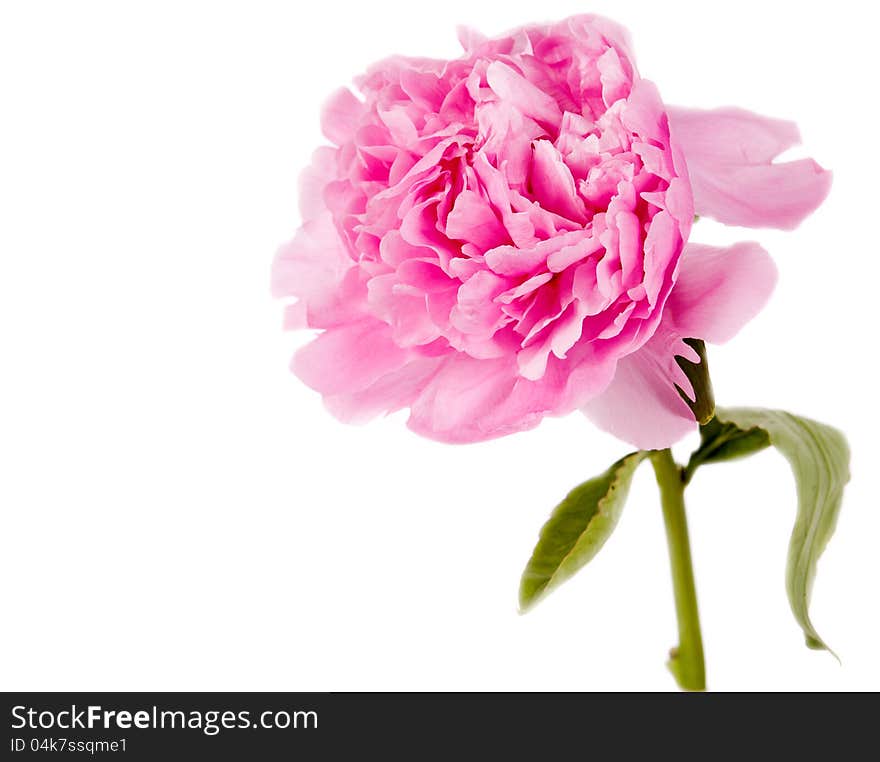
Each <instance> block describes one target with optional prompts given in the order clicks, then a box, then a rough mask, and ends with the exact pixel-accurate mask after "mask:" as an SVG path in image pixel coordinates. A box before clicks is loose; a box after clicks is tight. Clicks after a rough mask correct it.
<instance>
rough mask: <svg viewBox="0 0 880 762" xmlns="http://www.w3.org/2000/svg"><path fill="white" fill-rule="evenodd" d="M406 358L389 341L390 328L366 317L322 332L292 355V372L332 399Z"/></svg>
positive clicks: (366, 384)
mask: <svg viewBox="0 0 880 762" xmlns="http://www.w3.org/2000/svg"><path fill="white" fill-rule="evenodd" d="M410 357H411V353H410V352H409V351H407V350H405V349H401V348H400V347H398V346H397V345H396V344H395V343H394V341H393V340H392V338H391V328H390V326H388V325H386V324H385V323H382V322H381V321H378V320H375V319H372V318H366V319H364V320H361V321H360V322H358V323H349V324H347V325H343V326H339V327H336V328H330V329H328V330H326V331H324V333H322V334H321V335H320V336H318V337H317V338H316V339H315V340H314V341H312V342H311V343H310V344H306V345H305V346H304V347H302V349H300V350H299V351H298V352H297V353H296V354H295V355H294V357H293V363H292V370H293V372H294V373H295V374H296V375H297V376H299V378H300V379H301V380H302V381H303V382H304V383H305V384H306V385H307V386H310V387H311V388H312V389H315V390H316V391H319V392H321V394H323V395H326V396H334V395H340V394H350V393H353V392H359V391H363V390H364V389H367V388H369V387H370V386H372V385H373V384H374V383H376V381H378V380H379V379H380V378H382V377H383V376H385V375H387V374H388V373H392V372H394V371H396V370H398V369H400V368H401V367H403V365H405V364H406V362H407V360H408V359H410Z"/></svg>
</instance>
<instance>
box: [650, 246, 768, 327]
mask: <svg viewBox="0 0 880 762" xmlns="http://www.w3.org/2000/svg"><path fill="white" fill-rule="evenodd" d="M680 267H681V270H680V273H679V276H678V281H677V282H676V284H675V288H673V289H672V293H671V294H670V295H669V300H668V301H667V302H666V310H667V312H668V313H669V318H670V319H671V322H672V324H674V325H675V327H676V329H677V331H678V332H679V334H680V335H681V336H683V337H685V338H699V339H705V340H706V341H710V342H712V343H713V344H723V343H724V342H725V341H729V340H730V339H732V338H733V337H734V336H735V335H736V334H737V333H738V332H739V330H740V329H741V328H742V327H743V326H744V325H745V324H746V323H748V322H749V320H751V319H752V318H753V317H755V315H757V314H758V313H759V312H760V311H761V310H762V309H763V307H764V305H765V304H766V303H767V301H768V300H769V299H770V295H771V294H772V293H773V288H774V287H775V286H776V279H777V271H776V265H775V264H774V263H773V260H772V259H771V258H770V255H769V254H768V253H767V252H766V251H764V249H763V248H761V246H759V245H758V244H757V243H754V242H751V241H748V242H743V243H737V244H734V245H733V246H730V247H729V248H720V247H715V246H704V245H702V244H696V243H690V244H688V245H687V246H686V247H685V250H684V254H683V255H682V258H681V265H680Z"/></svg>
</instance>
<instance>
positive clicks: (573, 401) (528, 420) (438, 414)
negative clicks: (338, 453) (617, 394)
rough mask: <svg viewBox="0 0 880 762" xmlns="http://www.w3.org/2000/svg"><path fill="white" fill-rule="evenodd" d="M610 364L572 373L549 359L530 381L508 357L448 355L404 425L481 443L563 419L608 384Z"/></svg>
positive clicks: (587, 362)
mask: <svg viewBox="0 0 880 762" xmlns="http://www.w3.org/2000/svg"><path fill="white" fill-rule="evenodd" d="M613 373H614V363H613V361H612V360H608V359H605V358H602V359H596V358H590V359H586V358H585V359H584V361H583V362H581V363H580V364H579V365H578V367H576V368H575V369H574V370H569V369H566V368H564V366H563V365H562V364H561V361H557V360H556V359H555V358H551V362H550V364H549V365H548V368H547V372H546V373H545V374H544V376H543V377H542V378H541V379H540V380H538V381H529V380H527V379H525V378H523V377H522V376H520V375H519V374H518V372H517V368H516V360H515V359H513V358H510V357H504V358H498V359H495V360H476V359H474V358H472V357H468V356H467V355H463V354H461V355H456V356H452V357H448V358H447V359H446V362H445V363H444V365H443V367H442V368H441V369H440V371H439V372H438V373H437V374H436V375H435V376H433V378H431V380H430V382H429V383H428V384H426V385H425V387H424V389H423V390H422V392H421V393H420V394H419V396H418V398H417V399H416V400H415V402H413V404H412V407H411V411H410V418H409V421H408V422H407V425H408V426H409V427H410V429H412V430H413V431H415V432H416V433H417V434H420V435H421V436H424V437H428V438H429V439H434V440H437V441H440V442H446V443H449V444H465V443H471V442H481V441H484V440H487V439H494V438H496V437H501V436H506V435H507V434H513V433H515V432H518V431H525V430H527V429H531V428H534V427H535V426H537V425H538V424H539V423H540V422H541V419H542V418H543V417H544V416H547V415H556V416H558V415H567V414H568V413H570V412H572V410H575V409H577V408H578V407H580V406H581V405H582V404H583V403H584V401H585V400H586V399H589V398H590V397H592V396H594V395H596V394H599V393H600V392H601V391H602V390H604V389H605V388H606V387H607V386H608V384H609V383H610V382H611V378H612V375H613Z"/></svg>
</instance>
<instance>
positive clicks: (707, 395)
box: [675, 339, 715, 424]
mask: <svg viewBox="0 0 880 762" xmlns="http://www.w3.org/2000/svg"><path fill="white" fill-rule="evenodd" d="M682 341H684V343H685V344H687V345H688V346H689V347H690V348H691V349H693V350H694V351H695V352H696V353H697V354H698V355H699V356H700V361H699V362H692V361H691V360H688V359H687V358H686V357H682V356H681V355H676V356H675V362H676V363H678V367H679V368H681V369H682V371H683V372H684V374H685V376H687V379H688V381H690V382H691V386H692V387H693V389H694V398H693V399H691V398H690V397H689V396H688V395H687V394H686V393H685V391H684V389H682V388H681V387H680V386H679V385H678V384H675V388H676V390H677V391H678V393H679V395H681V398H682V399H683V400H684V401H685V402H686V403H687V406H688V407H689V408H690V409H691V412H692V413H693V414H694V419H695V420H696V421H697V423H699V424H704V423H708V422H709V421H710V420H712V416H713V415H715V393H714V392H713V390H712V380H711V379H710V378H709V361H708V359H707V358H706V344H705V342H704V341H703V340H702V339H682Z"/></svg>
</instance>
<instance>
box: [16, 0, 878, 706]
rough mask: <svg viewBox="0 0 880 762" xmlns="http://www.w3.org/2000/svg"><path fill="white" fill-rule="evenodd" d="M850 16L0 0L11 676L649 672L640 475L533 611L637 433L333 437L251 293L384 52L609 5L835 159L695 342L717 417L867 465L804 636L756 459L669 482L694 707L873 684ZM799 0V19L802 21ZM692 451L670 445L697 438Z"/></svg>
mask: <svg viewBox="0 0 880 762" xmlns="http://www.w3.org/2000/svg"><path fill="white" fill-rule="evenodd" d="M869 7H870V5H869V4H865V3H838V4H836V6H835V8H834V9H832V10H829V9H828V8H827V6H823V5H820V4H806V3H800V4H794V3H791V4H789V3H781V2H774V3H770V2H767V1H766V0H763V1H762V2H745V1H744V0H739V1H738V2H736V3H732V4H720V3H706V2H687V3H685V2H675V3H657V2H638V3H637V2H625V3H622V2H619V0H617V1H615V2H599V1H598V0H597V1H596V2H592V3H587V2H584V1H583V0H581V2H550V1H549V0H544V2H542V3H540V4H537V5H536V4H535V3H534V2H520V1H519V0H505V2H504V3H500V2H499V3H476V2H473V0H462V1H458V0H456V1H452V0H444V2H442V3H439V4H438V3H434V4H425V3H416V2H411V0H407V1H406V2H395V3H391V2H378V1H377V0H370V1H369V2H357V3H354V2H352V3H340V2H331V1H330V0H322V2H314V3H293V2H287V3H277V4H276V3H266V2H247V3H245V2H239V3H217V2H210V3H208V2H205V3H195V2H175V3H162V2H149V3H147V2H143V3H134V2H104V3H97V2H77V3H68V2H62V3H47V2H3V3H2V5H0V8H2V10H0V113H2V117H0V255H2V273H0V342H2V343H0V363H2V372H0V388H2V395H0V407H2V418H0V450H2V452H0V457H2V461H0V463H2V466H0V469H2V470H0V511H2V531H0V589H2V600H0V610H2V630H0V675H2V678H0V687H2V688H3V689H10V690H11V689H30V690H42V689H83V690H88V689H108V690H110V689H116V690H120V689H127V690H145V689H166V690H177V689H194V690H220V689H230V690H243V689H252V690H268V689H272V690H310V689H317V690H336V689H353V690H360V689H379V690H384V689H417V690H435V689H439V690H445V689H502V690H520V689H571V690H580V689H590V690H593V689H597V690H598V689H610V690H617V689H635V690H654V689H657V690H667V689H672V688H673V687H674V686H673V682H672V679H671V677H670V676H669V675H668V674H667V673H666V671H665V668H664V661H665V657H666V651H667V649H668V648H669V647H670V646H672V645H673V644H674V642H675V620H674V614H673V605H672V596H671V586H670V582H669V575H668V571H667V559H666V548H665V540H664V537H663V529H662V522H661V516H660V512H659V507H658V505H657V499H656V494H655V488H654V485H653V479H652V475H651V473H650V468H649V467H647V466H644V467H643V468H642V470H641V471H640V472H639V474H638V475H637V478H636V481H635V483H634V487H633V490H632V493H631V496H630V501H629V504H628V506H627V508H626V510H625V512H624V515H623V518H622V520H621V523H620V525H619V527H618V530H617V532H616V533H615V535H614V536H613V537H612V538H611V540H610V541H609V542H608V544H607V545H606V546H605V548H604V549H603V551H602V552H601V553H600V555H599V556H598V557H597V558H596V560H595V561H594V562H593V563H592V564H591V565H590V566H589V567H588V568H587V569H585V570H584V571H583V572H582V573H581V574H579V575H578V577H577V578H576V579H575V580H573V581H572V582H570V583H568V584H567V585H566V586H564V588H562V589H560V590H559V591H557V592H556V593H555V594H554V595H553V596H551V597H550V598H549V599H548V600H547V601H546V602H545V603H543V604H542V605H541V606H539V607H538V608H537V609H536V610H535V611H533V612H531V613H530V614H529V615H527V616H524V617H520V616H519V615H518V614H517V611H516V593H517V585H518V580H519V574H520V572H521V570H522V567H523V565H524V563H525V561H526V559H527V558H528V556H529V553H530V551H531V549H532V546H533V544H534V541H535V539H536V536H537V532H538V530H539V528H540V526H541V524H542V523H543V522H544V520H545V519H546V517H547V515H548V513H549V512H550V510H551V508H552V507H553V505H554V504H555V502H556V501H557V500H558V499H559V498H560V497H562V495H564V494H565V492H566V491H567V490H568V489H569V488H570V487H572V486H574V485H575V484H576V483H578V482H579V481H582V480H583V479H585V478H587V477H589V476H592V475H594V474H595V473H598V472H599V471H601V470H604V468H605V467H606V466H607V465H608V464H609V463H610V462H611V461H612V460H614V459H616V458H617V457H619V456H620V455H622V454H623V453H624V452H626V449H627V448H626V446H625V445H624V444H622V443H619V442H617V441H615V440H613V439H612V438H610V437H608V436H606V435H604V434H602V433H600V432H598V431H597V430H595V429H593V428H592V427H591V426H590V425H589V424H588V423H587V421H586V420H585V419H583V418H582V417H581V416H580V415H579V414H576V415H573V416H571V417H569V418H567V419H562V420H549V421H546V422H545V423H544V424H542V425H541V426H540V427H539V428H538V429H537V430H535V431H532V432H528V433H525V434H520V435H517V436H512V437H508V438H506V439H503V440H499V441H495V442H490V443H487V444H481V445H470V446H456V447H453V446H444V445H439V444H435V443H432V442H429V441H426V440H422V439H419V438H417V437H416V436H415V435H413V434H411V433H410V432H409V431H408V430H407V429H406V428H405V427H404V425H403V420H404V416H403V415H396V416H393V417H391V418H389V419H385V420H382V421H378V422H375V423H372V424H369V425H367V426H365V427H360V428H355V427H348V426H344V425H342V424H340V423H337V422H336V421H335V420H334V419H332V418H331V417H330V415H329V414H328V413H326V412H325V411H324V409H323V408H322V405H321V403H320V400H319V399H318V397H317V395H316V394H314V393H313V392H311V391H310V390H308V389H307V388H305V387H304V386H303V385H301V384H300V383H299V382H298V381H297V380H296V379H295V378H294V377H293V376H292V375H290V374H289V373H288V371H287V364H288V358H289V356H290V354H291V353H292V350H293V348H294V346H295V345H296V344H297V342H299V341H302V337H299V338H298V337H296V336H293V335H290V334H284V333H282V332H281V330H280V323H281V311H282V310H281V305H280V304H277V303H273V302H272V300H271V299H270V297H269V291H268V280H269V268H270V262H271V259H272V256H273V253H274V251H275V249H276V247H277V245H278V244H279V243H280V242H282V241H283V240H285V239H287V238H289V237H290V236H291V235H292V234H293V232H294V230H295V228H296V226H297V224H298V217H297V212H296V188H297V185H296V178H297V173H298V171H299V169H300V168H301V167H302V166H303V165H304V164H305V163H306V162H307V160H308V157H309V155H310V153H311V151H312V149H313V147H314V146H316V145H317V144H319V143H320V142H321V141H322V138H321V136H320V133H319V129H318V113H319V108H320V104H321V103H322V101H323V99H324V97H325V96H326V95H327V94H328V93H330V92H331V91H332V90H333V89H335V88H336V87H337V86H339V85H340V84H343V83H346V82H348V81H349V80H350V78H351V77H352V76H353V75H354V74H356V73H358V72H359V71H360V70H362V69H363V68H364V67H365V66H366V65H368V64H369V63H370V62H372V61H373V60H375V59H378V58H381V57H384V56H385V55H387V54H390V53H392V52H400V53H406V54H415V55H429V56H441V57H454V56H456V55H458V50H459V49H458V45H457V42H456V37H455V26H456V25H457V24H459V23H464V24H469V25H472V26H475V27H476V28H478V29H480V30H482V31H484V32H486V33H492V34H494V33H500V32H503V31H505V30H506V29H508V28H510V27H512V26H515V25H518V24H521V23H525V22H530V21H537V20H547V19H558V18H562V17H564V16H566V15H569V14H572V13H576V12H583V11H595V12H600V13H605V14H607V15H610V16H612V17H614V18H616V19H617V20H619V21H620V22H622V23H624V24H625V25H627V26H628V27H629V28H630V29H631V31H632V34H633V38H634V42H635V46H636V52H637V56H638V62H639V66H640V69H641V71H642V73H643V75H644V76H646V77H648V78H650V79H652V80H654V81H655V82H657V83H658V85H659V87H660V89H661V92H662V93H663V96H664V98H665V100H666V101H667V102H670V103H676V104H683V105H692V106H700V107H712V106H717V105H728V104H736V105H740V106H744V107H747V108H751V109H753V110H756V111H760V112H764V113H768V114H772V115H776V116H782V117H789V118H794V119H796V120H797V121H798V122H799V124H800V126H801V128H802V131H803V134H804V138H805V144H806V148H807V150H808V151H809V153H810V155H812V156H814V157H816V158H817V159H818V160H819V161H820V162H821V163H822V164H823V165H825V166H828V167H830V168H832V169H833V170H834V171H835V185H834V188H833V190H832V193H831V196H830V198H829V200H828V202H827V203H826V205H825V206H824V207H823V208H822V209H821V210H820V212H819V213H818V214H816V215H815V216H814V217H813V218H811V219H810V220H808V221H807V222H806V223H805V224H804V225H803V226H802V227H801V228H799V229H798V230H797V231H796V232H794V233H792V234H783V233H776V232H770V231H740V230H725V229H724V228H722V227H721V226H719V225H716V224H713V223H711V222H707V221H701V222H700V223H699V225H698V226H697V228H696V230H695V233H694V240H699V241H702V242H707V243H723V242H729V241H734V240H739V239H743V238H745V239H750V238H757V239H758V240H760V241H761V242H762V243H763V244H764V245H765V246H766V247H767V248H768V250H770V251H771V253H772V254H773V255H774V257H775V258H776V261H777V263H778V264H779V267H780V271H781V280H780V284H779V288H778V290H777V292H776V295H775V297H774V300H773V302H772V303H771V305H770V306H769V307H768V309H767V310H766V311H765V312H764V313H763V314H762V315H760V316H759V317H758V318H757V319H756V320H755V321H754V322H753V323H752V324H751V325H749V326H748V327H747V329H746V330H744V331H743V332H742V333H741V334H740V335H739V336H738V337H737V338H736V339H735V340H734V341H733V342H732V343H731V344H729V345H727V346H725V347H721V348H715V349H713V350H712V351H711V356H710V359H711V364H712V369H713V377H714V380H715V386H716V392H717V396H718V398H719V401H720V402H721V403H722V404H728V405H729V404H756V405H764V406H768V407H784V408H787V409H790V410H792V411H795V412H800V413H805V414H808V415H810V416H812V417H815V418H818V419H820V420H824V421H827V422H830V423H833V424H835V425H837V426H839V427H841V428H842V429H844V430H845V431H846V432H847V433H848V435H849V438H850V441H851V444H852V449H853V464H852V465H853V480H852V483H851V485H850V487H849V489H848V491H847V494H846V500H845V505H844V509H843V512H842V516H841V520H840V523H839V527H838V531H837V535H836V536H835V538H834V539H833V540H832V543H831V545H830V546H829V548H828V551H827V552H826V554H825V556H824V557H823V559H822V561H821V563H820V567H819V575H818V579H817V582H816V585H815V591H814V606H813V614H814V621H815V623H816V625H817V627H818V629H819V631H820V633H821V634H822V635H823V636H824V637H825V639H826V640H827V641H828V642H829V643H830V644H831V645H832V647H834V648H835V649H836V650H837V652H838V653H839V654H840V656H841V658H842V662H843V663H842V666H839V665H838V664H837V662H836V661H835V660H834V659H833V658H832V657H831V656H830V655H828V654H823V653H817V652H812V651H809V650H807V649H806V648H805V647H804V645H803V641H802V637H801V635H800V632H799V630H798V627H797V625H796V624H795V622H794V619H793V618H792V616H791V614H790V612H789V610H788V603H787V600H786V596H785V590H784V582H783V572H784V566H785V554H786V545H787V541H788V534H789V532H790V529H791V525H792V522H793V518H794V508H795V502H794V501H795V497H794V487H793V482H792V480H791V477H790V474H789V472H788V470H787V467H786V465H785V463H784V461H783V460H782V459H781V458H780V457H778V456H776V455H775V454H772V453H769V452H768V453H765V454H762V455H760V456H758V457H756V458H754V459H753V460H750V461H747V462H742V463H738V464H731V465H725V466H718V467H715V468H712V469H707V470H706V471H704V472H702V473H701V474H700V475H699V477H698V478H697V479H696V480H695V482H694V483H693V486H692V488H691V489H690V490H689V496H688V500H689V505H690V515H691V524H692V527H691V528H692V542H693V546H694V555H695V562H696V566H697V575H698V587H699V595H700V605H701V609H702V615H703V626H704V636H705V641H706V653H707V659H708V676H709V684H710V687H712V688H715V689H719V690H765V689H793V690H813V689H818V690H849V689H878V688H880V656H878V648H877V637H878V631H880V616H878V600H880V593H878V591H880V572H878V570H880V553H878V551H877V545H878V538H880V510H878V509H880V505H878V495H880V484H878V474H880V465H878V463H877V456H878V445H877V439H876V437H877V436H878V433H877V432H878V423H880V422H878V414H877V407H878V406H877V388H876V387H877V378H876V370H875V357H876V351H877V337H876V334H877V314H878V309H880V298H878V296H877V293H876V291H877V289H878V287H880V264H878V245H877V239H878V236H877V228H876V226H877V224H878V221H880V214H878V203H877V193H878V190H877V178H878V176H880V166H878V148H877V137H876V130H877V124H878V120H877V116H878V114H877V105H876V103H877V101H876V95H875V93H874V89H875V85H876V81H875V80H876V74H877V71H878V54H877V48H878V46H877V44H876V39H875V34H876V28H877V27H876V21H877V19H876V18H870V17H869V14H871V13H872V12H871V11H868V10H864V9H865V8H869ZM795 9H796V10H795ZM689 444H692V442H691V441H688V442H686V443H684V445H683V447H682V449H681V453H680V454H681V455H682V456H684V454H685V452H686V450H687V445H689Z"/></svg>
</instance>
